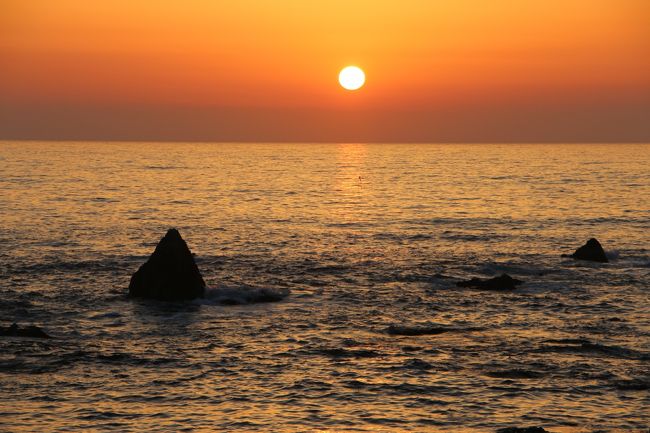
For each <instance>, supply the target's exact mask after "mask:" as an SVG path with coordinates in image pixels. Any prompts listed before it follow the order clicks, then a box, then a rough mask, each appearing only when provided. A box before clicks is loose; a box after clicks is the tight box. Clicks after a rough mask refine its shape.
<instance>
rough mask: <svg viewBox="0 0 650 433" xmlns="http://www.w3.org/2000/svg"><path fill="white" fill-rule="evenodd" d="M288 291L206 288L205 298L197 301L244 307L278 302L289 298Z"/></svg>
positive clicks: (247, 287)
mask: <svg viewBox="0 0 650 433" xmlns="http://www.w3.org/2000/svg"><path fill="white" fill-rule="evenodd" d="M290 293H291V291H290V290H289V289H270V288H266V287H262V288H259V287H251V286H239V287H227V286H222V287H216V288H207V289H206V292H205V297H204V298H201V299H197V300H196V302H198V303H200V304H218V305H246V304H258V303H267V302H279V301H282V300H283V299H284V298H286V297H287V296H289V294H290Z"/></svg>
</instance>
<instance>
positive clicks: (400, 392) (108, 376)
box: [0, 141, 650, 432]
mask: <svg viewBox="0 0 650 433" xmlns="http://www.w3.org/2000/svg"><path fill="white" fill-rule="evenodd" d="M649 173H650V145H644V144H562V145H561V144H539V145H530V144H521V145H519V144H481V145H473V144H308V143H305V144H253V143H248V144H224V143H222V144H220V143H200V144H192V143H106V142H74V143H72V142H12V141H5V142H0V246H1V248H0V319H1V323H0V326H8V325H10V324H11V323H13V322H17V323H18V324H19V325H21V326H27V325H32V324H33V325H37V326H39V327H41V328H42V329H43V330H45V331H46V332H47V333H49V334H50V335H51V336H52V337H53V338H52V339H29V338H15V337H3V338H0V430H2V431H11V432H14V431H15V432H23V431H71V432H72V431H79V432H81V431H84V432H85V431H93V430H101V431H116V432H142V431H147V432H149V431H206V432H207V431H228V432H230V431H241V432H325V431H327V432H436V431H477V432H482V431H485V432H491V431H495V429H497V428H499V427H505V426H511V425H512V426H514V425H516V426H542V427H544V428H546V429H547V430H550V431H585V432H587V431H588V432H592V431H601V432H602V431H605V432H606V431H619V430H620V431H630V430H632V431H634V430H637V431H641V430H643V429H647V427H648V422H649V417H650V412H649V410H648V408H649V405H650V393H649V391H648V390H649V385H650V338H649V337H650V309H649V305H650V302H649V293H650V174H649ZM171 227H175V228H177V229H179V231H180V233H181V235H182V236H183V237H184V239H185V240H186V241H187V243H188V245H189V247H190V249H191V250H192V252H193V253H195V255H196V262H197V264H198V267H199V269H200V270H201V272H202V274H203V277H204V279H205V280H206V283H207V285H208V291H207V295H206V297H205V298H204V299H200V300H196V301H193V302H188V303H184V304H177V305H174V304H165V303H161V302H155V301H145V300H135V299H130V298H128V296H127V292H128V290H127V287H128V284H129V279H130V276H131V274H132V273H133V272H135V271H136V270H137V269H138V267H139V266H140V265H141V264H142V263H144V262H145V261H146V259H147V257H148V256H149V254H151V253H152V251H153V249H154V247H155V245H156V243H157V242H158V241H159V240H160V238H161V237H162V236H163V235H164V234H165V232H166V230H167V229H168V228H171ZM591 237H597V238H598V239H599V240H600V242H601V243H602V244H603V246H604V248H605V250H606V252H607V255H608V257H609V258H610V262H609V263H606V264H599V263H591V262H580V261H574V260H572V259H568V258H562V257H560V255H561V254H562V253H569V254H570V253H572V252H573V251H574V250H575V249H576V248H577V247H579V246H580V245H582V244H584V243H585V241H586V240H587V239H589V238H591ZM502 273H507V274H509V275H511V276H513V277H515V278H518V279H520V280H523V281H524V283H523V285H521V286H519V288H518V289H517V290H515V291H511V292H485V291H477V290H470V289H462V288H459V287H456V285H455V283H456V282H457V281H460V280H462V279H468V278H472V277H480V278H488V277H493V276H497V275H500V274H502ZM269 293H271V294H273V296H272V297H271V298H273V299H275V300H276V301H277V302H272V303H268V302H263V303H260V302H256V301H264V300H269V296H266V295H268V294H269ZM391 325H392V326H402V327H406V328H409V327H425V328H426V327H430V328H436V329H439V330H440V333H437V334H435V335H413V336H408V335H395V334H394V333H391V332H389V331H390V327H391Z"/></svg>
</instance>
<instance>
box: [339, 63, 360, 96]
mask: <svg viewBox="0 0 650 433" xmlns="http://www.w3.org/2000/svg"><path fill="white" fill-rule="evenodd" d="M365 82H366V74H365V73H364V72H363V71H362V70H361V68H359V67H357V66H346V67H345V68H343V69H341V72H339V83H340V84H341V87H343V88H344V89H346V90H357V89H360V88H361V86H363V84H364V83H365Z"/></svg>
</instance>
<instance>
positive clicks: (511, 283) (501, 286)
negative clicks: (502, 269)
mask: <svg viewBox="0 0 650 433" xmlns="http://www.w3.org/2000/svg"><path fill="white" fill-rule="evenodd" d="M522 283H523V281H520V280H516V279H514V278H512V277H511V276H510V275H508V274H501V276H499V277H494V278H490V279H488V280H482V279H480V278H472V279H471V280H469V281H458V282H457V283H456V285H457V286H458V287H468V288H470V289H481V290H515V289H516V288H517V287H516V286H518V285H519V284H522Z"/></svg>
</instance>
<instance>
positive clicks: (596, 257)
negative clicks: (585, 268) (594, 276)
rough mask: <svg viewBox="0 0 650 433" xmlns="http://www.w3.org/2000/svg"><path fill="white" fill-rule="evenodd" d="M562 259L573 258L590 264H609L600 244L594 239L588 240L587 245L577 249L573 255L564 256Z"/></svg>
mask: <svg viewBox="0 0 650 433" xmlns="http://www.w3.org/2000/svg"><path fill="white" fill-rule="evenodd" d="M564 257H573V258H574V259H576V260H589V261H591V262H601V263H607V262H609V260H608V259H607V256H606V255H605V250H603V247H602V245H600V242H598V240H597V239H596V238H591V239H589V240H588V241H587V243H586V244H584V245H583V246H581V247H580V248H578V249H577V250H576V252H575V253H573V254H571V255H570V256H567V255H566V254H565V255H564Z"/></svg>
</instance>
